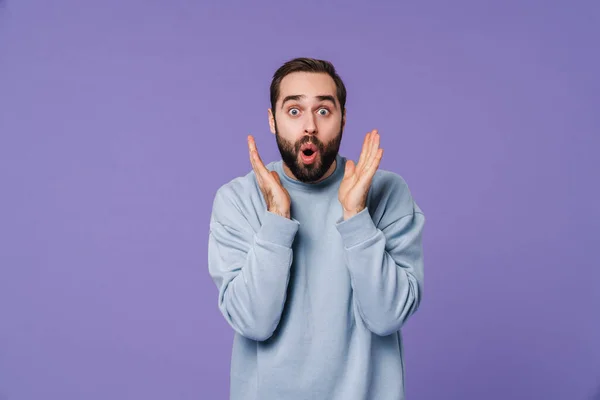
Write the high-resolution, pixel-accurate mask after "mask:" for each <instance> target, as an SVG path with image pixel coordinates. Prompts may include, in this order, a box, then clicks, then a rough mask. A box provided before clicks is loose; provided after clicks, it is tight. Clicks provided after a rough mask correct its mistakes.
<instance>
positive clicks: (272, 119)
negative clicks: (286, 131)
mask: <svg viewBox="0 0 600 400" xmlns="http://www.w3.org/2000/svg"><path fill="white" fill-rule="evenodd" d="M268 112H269V128H270V129H271V133H272V134H273V135H274V134H275V116H273V111H272V110H271V109H270V108H269V110H268Z"/></svg>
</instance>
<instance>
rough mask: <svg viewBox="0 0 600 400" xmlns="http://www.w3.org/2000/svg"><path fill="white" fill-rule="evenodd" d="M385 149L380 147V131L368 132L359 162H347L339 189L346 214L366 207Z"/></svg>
mask: <svg viewBox="0 0 600 400" xmlns="http://www.w3.org/2000/svg"><path fill="white" fill-rule="evenodd" d="M382 156H383V149H381V148H379V133H377V131H376V130H374V131H372V132H369V133H367V135H366V136H365V140H364V142H363V147H362V151H361V153H360V158H359V160H358V164H356V165H355V164H354V162H353V161H352V160H348V161H347V162H346V170H345V172H344V178H343V179H342V183H341V184H340V187H339V190H338V199H339V201H340V203H341V204H342V208H343V210H344V215H346V216H350V215H353V214H356V213H358V212H360V211H361V210H362V209H363V208H365V207H366V201H367V194H368V193H369V188H370V187H371V181H372V180H373V176H374V175H375V171H377V168H378V167H379V162H380V161H381V157H382Z"/></svg>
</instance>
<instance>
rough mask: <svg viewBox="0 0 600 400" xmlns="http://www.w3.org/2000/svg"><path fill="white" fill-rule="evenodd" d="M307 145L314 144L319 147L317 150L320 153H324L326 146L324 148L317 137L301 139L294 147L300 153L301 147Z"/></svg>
mask: <svg viewBox="0 0 600 400" xmlns="http://www.w3.org/2000/svg"><path fill="white" fill-rule="evenodd" d="M306 143H311V144H314V145H315V146H317V148H318V149H319V150H320V151H323V147H324V146H323V143H322V142H321V141H320V140H319V139H317V138H316V137H315V136H304V137H303V138H302V139H300V140H298V141H297V142H296V145H295V146H294V147H295V150H296V152H299V151H300V147H302V146H303V145H304V144H306Z"/></svg>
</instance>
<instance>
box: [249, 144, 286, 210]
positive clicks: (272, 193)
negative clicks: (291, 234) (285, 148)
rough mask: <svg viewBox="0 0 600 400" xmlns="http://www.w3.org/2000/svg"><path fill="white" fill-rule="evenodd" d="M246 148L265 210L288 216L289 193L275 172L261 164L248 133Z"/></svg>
mask: <svg viewBox="0 0 600 400" xmlns="http://www.w3.org/2000/svg"><path fill="white" fill-rule="evenodd" d="M248 150H249V151H250V163H251V164H252V169H253V170H254V173H255V174H256V180H257V181H258V186H259V187H260V191H261V192H262V194H263V196H264V198H265V201H266V203H267V210H268V211H270V212H272V213H275V214H277V215H281V216H282V217H285V218H290V205H291V199H290V194H289V193H288V191H287V190H286V189H285V188H284V187H283V185H282V184H281V180H280V179H279V175H278V174H277V172H275V171H269V170H268V169H267V168H266V167H265V165H264V164H263V162H262V160H261V159H260V156H259V155H258V150H257V149H256V142H255V141H254V137H252V135H248Z"/></svg>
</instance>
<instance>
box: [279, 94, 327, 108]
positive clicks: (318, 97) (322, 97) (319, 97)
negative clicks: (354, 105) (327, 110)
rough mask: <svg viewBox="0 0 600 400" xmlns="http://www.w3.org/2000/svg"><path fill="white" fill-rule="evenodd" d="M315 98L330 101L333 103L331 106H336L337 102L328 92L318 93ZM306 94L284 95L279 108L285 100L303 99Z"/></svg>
mask: <svg viewBox="0 0 600 400" xmlns="http://www.w3.org/2000/svg"><path fill="white" fill-rule="evenodd" d="M315 97H316V98H317V100H319V101H330V102H332V103H333V106H334V107H335V108H337V104H336V103H335V97H333V96H332V95H329V94H325V95H320V96H315ZM305 98H306V95H303V94H293V95H290V96H286V97H285V98H284V99H283V101H282V102H281V108H283V105H284V104H285V103H286V101H298V100H301V99H305Z"/></svg>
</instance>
